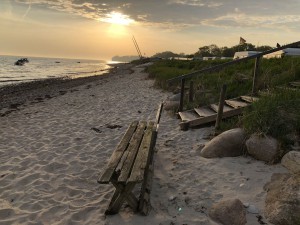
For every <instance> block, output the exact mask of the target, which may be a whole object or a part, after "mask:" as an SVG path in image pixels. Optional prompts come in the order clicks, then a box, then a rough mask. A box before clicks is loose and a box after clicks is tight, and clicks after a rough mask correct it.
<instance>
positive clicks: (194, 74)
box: [167, 41, 300, 112]
mask: <svg viewBox="0 0 300 225" xmlns="http://www.w3.org/2000/svg"><path fill="white" fill-rule="evenodd" d="M299 45H300V41H297V42H294V43H291V44H287V45H283V46H281V47H279V48H274V49H271V50H268V51H264V52H261V53H258V54H255V55H251V56H248V57H245V58H241V59H235V60H232V61H230V62H225V63H222V64H219V65H216V66H212V67H209V68H204V69H201V70H197V71H194V72H192V73H188V74H183V75H181V76H178V77H175V78H172V79H169V80H168V81H167V83H168V84H172V83H174V82H176V81H178V80H181V92H180V94H181V95H180V105H179V110H178V111H179V112H181V111H182V110H183V103H184V102H183V98H184V87H185V81H186V79H190V78H193V77H197V76H201V75H204V73H206V72H212V71H218V70H221V69H223V68H225V67H227V66H231V65H234V64H237V63H240V62H244V61H248V60H250V59H255V65H254V74H253V82H252V94H253V95H254V94H256V91H257V90H256V81H257V77H258V71H259V64H260V59H261V58H262V56H264V55H268V54H271V53H273V52H277V51H280V50H283V49H286V48H291V47H298V46H299Z"/></svg>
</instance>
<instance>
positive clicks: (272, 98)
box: [147, 57, 300, 146]
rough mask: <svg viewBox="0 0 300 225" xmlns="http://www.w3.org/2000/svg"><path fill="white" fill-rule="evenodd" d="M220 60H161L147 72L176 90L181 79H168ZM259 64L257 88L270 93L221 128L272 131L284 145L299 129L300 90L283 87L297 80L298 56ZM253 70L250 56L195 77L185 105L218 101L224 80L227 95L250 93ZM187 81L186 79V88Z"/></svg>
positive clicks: (160, 84)
mask: <svg viewBox="0 0 300 225" xmlns="http://www.w3.org/2000/svg"><path fill="white" fill-rule="evenodd" d="M220 63H224V60H223V61H222V60H213V61H177V60H163V61H160V62H157V63H155V64H153V65H152V66H150V67H148V69H147V72H148V73H149V74H150V77H151V78H154V79H155V84H156V85H157V86H158V87H160V88H163V89H167V90H169V91H173V92H179V90H180V83H179V82H178V83H175V84H173V85H167V80H168V79H171V78H174V77H177V76H180V75H183V74H187V73H189V72H193V71H196V70H200V69H204V68H207V67H211V66H213V65H218V64H220ZM260 65H261V66H260V69H259V76H258V80H257V88H258V90H268V92H269V93H271V94H270V95H267V96H264V97H261V99H260V100H259V101H258V102H256V103H254V104H253V105H252V107H251V108H249V109H247V110H246V111H245V113H244V115H243V116H240V117H235V118H232V119H227V120H225V121H224V122H223V123H222V126H221V130H223V131H224V130H227V129H230V128H233V127H244V128H245V129H246V130H247V132H248V133H249V134H250V133H259V134H262V135H271V136H273V137H275V138H277V139H278V140H279V141H280V143H281V144H282V145H283V146H288V145H290V144H291V142H292V136H293V135H299V133H300V116H299V111H300V102H299V101H300V91H299V90H298V91H292V90H290V89H288V88H286V87H287V86H288V83H289V82H291V81H296V80H300V58H299V57H285V58H281V59H276V58H274V59H262V61H261V64H260ZM253 73H254V60H249V61H247V62H241V63H238V64H236V65H232V66H229V67H226V68H224V69H222V70H220V71H218V72H211V73H206V74H203V75H201V76H198V77H197V78H194V79H193V82H194V89H195V90H194V91H195V100H194V102H189V101H188V100H187V96H185V99H184V102H185V106H184V109H191V108H194V107H198V106H203V105H208V104H211V103H215V102H218V100H219V93H220V90H221V87H222V85H223V84H227V92H226V98H227V99H229V98H235V97H238V96H241V95H247V94H249V93H251V89H252V82H253V81H252V77H253ZM188 83H189V80H188V81H187V82H186V89H188ZM278 87H282V88H278Z"/></svg>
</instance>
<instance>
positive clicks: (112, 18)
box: [103, 12, 134, 25]
mask: <svg viewBox="0 0 300 225" xmlns="http://www.w3.org/2000/svg"><path fill="white" fill-rule="evenodd" d="M106 16H107V17H106V18H104V19H103V21H104V22H107V23H112V24H118V25H129V24H131V23H133V22H134V20H133V19H130V18H129V16H127V15H124V14H122V13H119V12H111V13H109V14H107V15H106Z"/></svg>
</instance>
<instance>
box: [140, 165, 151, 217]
mask: <svg viewBox="0 0 300 225" xmlns="http://www.w3.org/2000/svg"><path fill="white" fill-rule="evenodd" d="M153 168H154V165H153V163H152V164H150V165H149V168H148V172H147V178H145V180H144V182H143V185H142V190H141V194H140V197H139V207H138V209H139V211H140V213H142V214H143V215H144V216H146V215H148V213H149V211H150V208H151V203H150V195H151V190H152V181H153Z"/></svg>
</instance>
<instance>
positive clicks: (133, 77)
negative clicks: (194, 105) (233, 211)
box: [0, 65, 286, 225]
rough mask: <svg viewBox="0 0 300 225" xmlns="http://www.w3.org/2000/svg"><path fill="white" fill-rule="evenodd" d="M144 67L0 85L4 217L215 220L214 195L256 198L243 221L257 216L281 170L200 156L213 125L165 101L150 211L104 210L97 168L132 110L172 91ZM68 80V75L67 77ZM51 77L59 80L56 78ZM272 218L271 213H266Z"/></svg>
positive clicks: (147, 111)
mask: <svg viewBox="0 0 300 225" xmlns="http://www.w3.org/2000/svg"><path fill="white" fill-rule="evenodd" d="M143 70H144V68H143V67H134V66H133V65H122V66H120V68H119V69H114V70H112V71H111V74H110V75H105V76H102V77H97V78H91V79H83V80H77V81H71V83H70V82H69V83H68V82H66V84H61V83H56V84H54V85H48V86H43V85H42V86H41V87H40V88H36V89H35V90H34V91H32V90H31V89H30V90H27V91H26V92H23V93H22V92H20V93H17V94H16V93H13V92H14V91H11V92H9V91H6V94H5V95H3V94H2V100H1V104H0V105H1V110H0V114H1V117H0V160H1V163H0V225H7V224H14V225H17V224H30V225H33V224H51V225H65V224H70V225H71V224H72V225H73V224H74V225H76V224H78V225H79V224H80V225H82V224H90V225H94V224H95V225H96V224H99V225H102V224H103V225H104V224H106V225H109V224H110V225H119V224H128V225H129V224H133V225H138V224H149V225H150V224H151V225H152V224H157V225H174V224H176V225H177V224H178V225H183V224H189V225H190V224H199V225H211V224H218V223H216V222H214V221H212V220H211V219H210V218H209V216H208V210H209V208H210V207H211V205H212V204H213V203H216V202H218V201H220V200H225V199H234V198H238V199H240V200H241V201H242V202H243V203H245V204H246V203H249V204H251V205H254V206H255V207H256V208H257V209H258V210H259V213H258V214H252V213H247V224H250V225H256V224H260V223H259V222H258V220H257V218H256V216H257V215H261V216H262V217H263V221H265V222H267V221H266V220H265V218H264V215H263V209H264V201H265V197H266V192H265V191H264V190H263V186H264V185H265V184H266V183H267V182H268V181H270V178H271V175H272V174H273V173H277V172H286V169H284V168H283V167H282V166H281V165H280V164H278V165H272V166H270V165H266V164H264V163H263V162H259V161H256V160H254V159H252V158H251V157H234V158H218V159H205V158H202V157H201V156H200V154H199V153H200V151H199V147H200V146H201V145H203V144H205V143H206V142H207V141H208V140H209V138H210V135H211V133H212V132H213V128H212V127H207V128H201V129H190V130H188V131H181V130H180V128H179V125H178V123H179V120H178V119H176V117H175V116H172V115H171V114H170V113H168V112H166V111H163V113H162V118H161V122H160V129H159V134H158V139H157V144H156V151H157V153H156V155H155V169H154V180H153V189H152V195H151V205H152V207H153V209H152V210H151V212H150V214H149V215H148V216H146V217H145V216H142V215H139V214H135V213H133V212H132V210H131V209H130V208H129V207H125V206H123V208H122V209H121V211H120V213H119V214H116V215H113V216H105V215H104V212H105V210H106V207H107V205H108V203H109V201H110V198H111V196H112V193H113V190H114V188H113V187H112V185H100V184H98V183H97V178H98V176H99V174H100V172H101V171H102V170H103V169H104V168H105V165H106V163H107V161H108V159H109V157H110V156H111V153H112V151H113V150H114V148H115V147H116V145H117V144H118V142H119V141H120V139H121V137H122V135H123V134H124V132H125V130H126V129H127V127H128V126H129V124H130V123H131V122H132V121H134V120H154V119H155V114H156V110H157V108H158V105H159V103H160V102H162V101H164V100H166V99H167V98H168V97H170V96H171V95H172V93H168V92H165V91H162V90H160V89H156V88H154V87H153V85H154V81H153V80H150V79H148V78H147V74H146V73H144V72H143ZM72 82H73V83H72ZM54 87H55V88H54ZM268 224H270V223H268Z"/></svg>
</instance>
